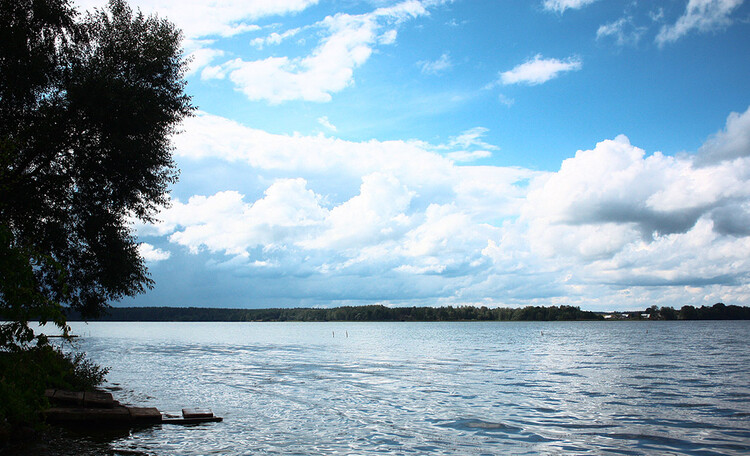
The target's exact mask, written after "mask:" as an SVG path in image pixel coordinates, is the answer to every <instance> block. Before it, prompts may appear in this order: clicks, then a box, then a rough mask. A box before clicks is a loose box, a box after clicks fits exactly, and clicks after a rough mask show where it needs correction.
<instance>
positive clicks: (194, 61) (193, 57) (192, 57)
mask: <svg viewBox="0 0 750 456" xmlns="http://www.w3.org/2000/svg"><path fill="white" fill-rule="evenodd" d="M223 55H224V51H222V50H220V49H212V48H207V47H206V48H199V49H195V50H194V51H191V52H190V53H188V55H187V58H188V61H189V62H190V67H189V68H188V71H187V73H186V76H192V75H193V74H196V73H197V72H198V70H200V69H201V68H204V67H206V66H208V65H209V64H210V63H211V62H213V61H214V59H216V58H218V57H221V56H223Z"/></svg>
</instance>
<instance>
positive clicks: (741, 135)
mask: <svg viewBox="0 0 750 456" xmlns="http://www.w3.org/2000/svg"><path fill="white" fill-rule="evenodd" d="M747 156H750V108H748V109H747V110H746V111H745V112H744V113H742V114H740V113H736V112H733V113H731V114H729V117H728V118H727V124H726V128H724V130H722V131H720V132H718V133H716V134H715V135H713V136H711V137H710V138H709V139H708V140H707V141H706V142H705V144H703V146H701V148H700V149H699V150H698V157H697V162H698V164H701V165H702V164H706V163H716V162H720V161H722V160H733V159H735V158H740V157H747Z"/></svg>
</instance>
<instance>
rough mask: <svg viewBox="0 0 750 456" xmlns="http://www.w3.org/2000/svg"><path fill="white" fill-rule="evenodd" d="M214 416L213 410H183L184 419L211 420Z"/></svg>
mask: <svg viewBox="0 0 750 456" xmlns="http://www.w3.org/2000/svg"><path fill="white" fill-rule="evenodd" d="M213 416H214V414H213V412H212V411H211V409H206V408H184V409H182V417H183V418H211V417H213Z"/></svg>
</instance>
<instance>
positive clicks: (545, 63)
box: [500, 54, 583, 85]
mask: <svg viewBox="0 0 750 456" xmlns="http://www.w3.org/2000/svg"><path fill="white" fill-rule="evenodd" d="M582 66H583V62H582V61H581V59H580V58H578V57H569V58H567V59H565V60H558V59H553V58H550V59H545V58H543V57H542V55H541V54H537V55H535V56H534V58H533V59H531V60H528V61H526V62H524V63H522V64H520V65H518V66H516V67H514V68H513V69H512V70H508V71H505V72H503V73H500V81H501V82H502V83H503V84H505V85H508V84H528V85H538V84H543V83H545V82H547V81H549V80H550V79H554V78H556V77H558V76H559V75H560V73H564V72H567V71H578V70H580V69H581V67H582Z"/></svg>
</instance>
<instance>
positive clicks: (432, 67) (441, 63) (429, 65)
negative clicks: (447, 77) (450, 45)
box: [417, 52, 453, 74]
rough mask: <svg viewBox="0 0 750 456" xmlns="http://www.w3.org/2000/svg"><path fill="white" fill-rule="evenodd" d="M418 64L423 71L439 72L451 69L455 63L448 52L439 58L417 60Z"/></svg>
mask: <svg viewBox="0 0 750 456" xmlns="http://www.w3.org/2000/svg"><path fill="white" fill-rule="evenodd" d="M417 66H419V68H420V69H421V70H422V73H425V74H439V73H442V72H443V71H446V70H448V69H450V68H451V67H452V66H453V63H452V62H451V58H450V55H448V53H447V52H446V53H444V54H443V55H441V56H440V58H439V59H437V60H421V61H419V62H417Z"/></svg>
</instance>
